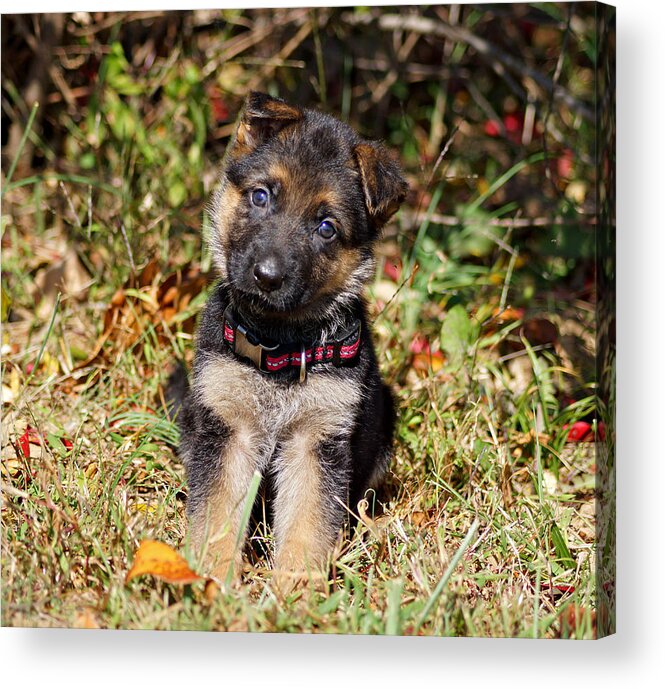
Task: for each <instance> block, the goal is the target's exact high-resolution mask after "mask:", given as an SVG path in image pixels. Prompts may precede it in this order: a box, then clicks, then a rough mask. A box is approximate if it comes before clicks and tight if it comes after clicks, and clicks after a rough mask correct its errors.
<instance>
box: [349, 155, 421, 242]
mask: <svg viewBox="0 0 665 689" xmlns="http://www.w3.org/2000/svg"><path fill="white" fill-rule="evenodd" d="M353 153H354V155H355V158H356V162H357V164H358V169H359V170H360V179H361V182H362V187H363V191H364V193H365V204H366V206H367V211H368V212H369V215H370V218H372V220H374V223H375V225H376V227H377V228H379V227H381V226H382V225H384V224H385V223H386V222H388V220H389V219H390V218H391V216H392V215H393V214H394V213H395V212H396V211H397V209H398V208H399V207H400V204H401V203H402V201H404V197H405V196H406V192H407V191H408V185H407V183H406V181H405V180H404V178H403V177H402V172H401V170H400V168H399V165H398V164H397V162H396V161H395V160H394V159H393V158H392V156H391V155H390V154H389V153H388V151H387V150H386V149H385V148H384V147H383V146H381V145H379V144H374V143H369V142H365V143H361V144H358V145H357V146H356V147H355V148H354V149H353Z"/></svg>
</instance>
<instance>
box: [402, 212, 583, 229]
mask: <svg viewBox="0 0 665 689" xmlns="http://www.w3.org/2000/svg"><path fill="white" fill-rule="evenodd" d="M400 213H401V217H402V218H404V219H405V220H406V221H407V222H411V223H414V222H415V221H416V220H417V219H418V215H419V214H418V213H414V212H413V211H409V210H407V209H405V208H404V209H402V210H401V211H400ZM430 221H431V222H433V223H435V224H436V225H445V226H446V227H457V226H458V225H462V224H463V223H464V222H467V221H465V219H464V218H459V217H457V216H456V215H441V214H439V213H432V215H431V216H430ZM482 222H483V223H485V224H487V225H490V226H492V227H511V228H512V227H517V228H519V227H550V226H552V225H578V226H579V225H582V224H588V225H595V224H596V219H595V217H594V216H592V215H589V216H588V217H586V218H585V219H584V220H576V219H574V218H564V217H562V216H560V215H556V216H554V217H552V218H548V217H540V218H487V219H486V220H483V221H482Z"/></svg>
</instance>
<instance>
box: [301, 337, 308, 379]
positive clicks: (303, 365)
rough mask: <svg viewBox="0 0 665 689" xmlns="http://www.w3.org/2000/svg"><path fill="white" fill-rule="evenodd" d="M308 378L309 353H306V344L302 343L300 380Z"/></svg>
mask: <svg viewBox="0 0 665 689" xmlns="http://www.w3.org/2000/svg"><path fill="white" fill-rule="evenodd" d="M306 378H307V355H306V354H305V345H304V344H302V345H300V382H301V383H304V382H305V379H306Z"/></svg>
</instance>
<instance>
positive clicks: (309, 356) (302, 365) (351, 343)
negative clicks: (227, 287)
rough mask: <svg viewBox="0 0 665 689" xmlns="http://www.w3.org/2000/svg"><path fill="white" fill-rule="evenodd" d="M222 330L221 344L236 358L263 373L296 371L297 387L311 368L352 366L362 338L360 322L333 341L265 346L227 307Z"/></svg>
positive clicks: (352, 324)
mask: <svg viewBox="0 0 665 689" xmlns="http://www.w3.org/2000/svg"><path fill="white" fill-rule="evenodd" d="M223 328H224V341H225V342H226V344H227V345H228V347H229V349H230V350H231V351H232V352H233V353H234V354H235V355H236V356H237V357H239V358H241V359H245V360H247V361H250V362H251V363H252V364H254V366H256V368H258V369H259V371H262V372H263V373H277V372H278V371H283V370H289V369H290V370H295V369H299V371H300V382H301V383H302V382H304V381H305V378H306V377H307V369H308V368H311V366H313V365H315V364H319V363H332V364H333V366H338V367H341V366H348V365H349V364H352V363H353V362H354V361H355V359H356V358H357V357H358V354H359V352H360V341H361V337H362V332H361V330H362V329H361V325H360V321H359V320H358V319H355V320H354V321H353V322H352V323H351V325H350V326H349V327H348V328H346V330H344V331H342V332H341V333H339V335H338V337H337V338H336V339H335V340H326V341H325V342H323V341H321V340H317V341H315V342H312V343H310V344H307V343H304V342H290V343H286V344H279V343H278V344H270V345H267V344H265V343H262V342H261V340H260V339H259V338H258V337H257V336H256V335H255V334H254V333H252V332H250V331H248V330H247V328H245V327H244V326H243V325H242V324H241V323H239V322H238V321H237V320H236V319H235V318H234V317H233V315H232V312H231V307H230V306H229V307H228V308H227V309H226V311H225V312H224V323H223Z"/></svg>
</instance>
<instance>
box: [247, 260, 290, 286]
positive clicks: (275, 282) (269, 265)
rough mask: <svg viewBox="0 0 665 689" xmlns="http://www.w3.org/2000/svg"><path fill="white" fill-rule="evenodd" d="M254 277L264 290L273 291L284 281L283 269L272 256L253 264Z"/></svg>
mask: <svg viewBox="0 0 665 689" xmlns="http://www.w3.org/2000/svg"><path fill="white" fill-rule="evenodd" d="M254 279H255V280H256V284H257V285H258V286H259V287H260V288H261V289H262V290H263V291H264V292H274V291H275V290H278V289H279V288H280V287H281V286H282V283H283V282H284V271H283V270H282V268H281V266H280V265H279V263H278V262H277V261H276V260H275V259H274V258H272V257H271V258H266V259H264V260H262V261H259V263H256V264H255V265H254Z"/></svg>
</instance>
